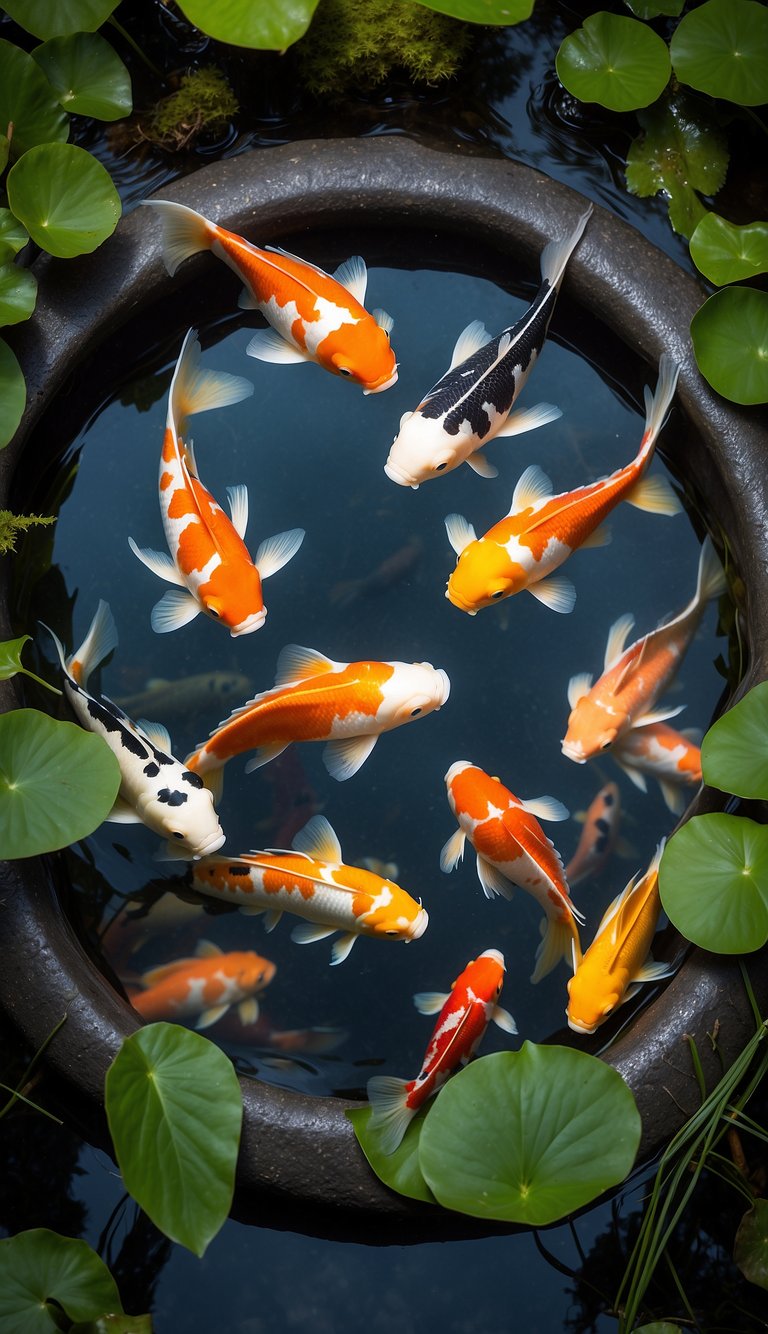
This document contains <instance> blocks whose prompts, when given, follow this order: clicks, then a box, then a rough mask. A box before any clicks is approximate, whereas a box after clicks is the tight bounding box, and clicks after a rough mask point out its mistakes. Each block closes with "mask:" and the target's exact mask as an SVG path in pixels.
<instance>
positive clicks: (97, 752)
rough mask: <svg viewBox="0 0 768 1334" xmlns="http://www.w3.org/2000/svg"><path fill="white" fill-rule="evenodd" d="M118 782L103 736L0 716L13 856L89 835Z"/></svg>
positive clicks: (1, 774)
mask: <svg viewBox="0 0 768 1334" xmlns="http://www.w3.org/2000/svg"><path fill="white" fill-rule="evenodd" d="M119 787H120V769H119V767H118V763H117V760H116V759H115V757H114V755H113V754H112V752H111V750H110V749H109V746H107V744H106V742H104V741H102V739H101V737H98V736H94V734H93V733H92V732H86V731H84V730H83V728H82V727H76V726H75V724H74V723H59V722H56V720H55V719H54V718H49V717H48V714H47V713H39V712H38V710H37V709H15V710H14V711H13V712H11V713H6V714H3V716H2V717H0V847H2V849H3V854H4V856H6V857H8V858H9V859H13V858H16V857H34V856H37V854H38V853H41V852H53V850H54V849H55V848H63V847H66V846H67V844H68V843H75V842H76V841H77V840H78V839H79V838H85V837H86V836H87V835H88V834H92V833H93V831H94V829H96V828H97V826H98V825H100V824H101V822H102V820H105V819H106V817H107V815H108V814H109V812H110V810H111V809H112V807H113V805H114V802H115V797H116V796H117V792H118V789H119ZM102 1309H103V1308H102Z"/></svg>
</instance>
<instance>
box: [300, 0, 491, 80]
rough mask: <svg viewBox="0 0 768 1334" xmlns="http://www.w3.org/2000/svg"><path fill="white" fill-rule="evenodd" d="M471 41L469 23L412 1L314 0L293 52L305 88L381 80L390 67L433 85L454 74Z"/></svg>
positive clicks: (384, 77)
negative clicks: (309, 21) (311, 14)
mask: <svg viewBox="0 0 768 1334" xmlns="http://www.w3.org/2000/svg"><path fill="white" fill-rule="evenodd" d="M471 42H472V34H471V29H470V26H469V24H466V23H461V22H459V20H458V19H452V18H448V17H447V16H446V15H445V14H437V13H435V11H434V10H431V9H425V8H424V7H423V6H422V5H419V4H414V3H413V0H387V3H386V4H382V0H320V4H319V5H318V7H317V10H316V11H315V17H314V19H313V20H312V25H311V27H310V29H309V31H308V32H307V34H306V36H305V37H302V39H301V41H300V42H298V43H297V44H296V47H295V51H296V57H297V60H298V62H299V71H300V75H301V78H302V82H303V83H304V86H305V88H307V90H308V91H309V92H311V93H316V94H328V93H336V94H339V93H342V92H344V91H345V90H347V89H349V88H352V87H356V88H360V87H372V86H374V85H375V84H378V83H382V82H383V80H384V79H386V78H387V76H388V75H389V74H390V73H391V71H392V70H393V69H402V70H405V72H406V73H407V74H408V75H409V76H410V77H411V78H412V79H414V80H417V81H419V82H422V83H438V82H439V81H440V80H441V79H448V78H450V77H451V75H453V74H455V73H456V71H457V69H458V68H459V66H460V64H461V62H462V60H463V58H464V56H465V54H466V53H467V51H468V50H469V47H470V45H471Z"/></svg>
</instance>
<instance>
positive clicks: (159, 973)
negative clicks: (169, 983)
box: [141, 958, 198, 987]
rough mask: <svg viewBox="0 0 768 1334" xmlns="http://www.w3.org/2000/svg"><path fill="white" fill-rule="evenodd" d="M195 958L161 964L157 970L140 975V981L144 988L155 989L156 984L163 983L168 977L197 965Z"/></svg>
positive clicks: (151, 969)
mask: <svg viewBox="0 0 768 1334" xmlns="http://www.w3.org/2000/svg"><path fill="white" fill-rule="evenodd" d="M197 962H198V960H197V959H195V958H191V959H174V961H173V963H163V964H161V965H160V967H159V968H150V969H149V972H147V973H142V975H141V980H142V982H143V984H144V986H145V987H156V986H157V984H158V982H165V981H166V980H167V979H168V978H169V977H173V976H174V975H175V974H176V973H180V972H181V971H182V970H183V969H185V968H189V966H190V964H193V963H197Z"/></svg>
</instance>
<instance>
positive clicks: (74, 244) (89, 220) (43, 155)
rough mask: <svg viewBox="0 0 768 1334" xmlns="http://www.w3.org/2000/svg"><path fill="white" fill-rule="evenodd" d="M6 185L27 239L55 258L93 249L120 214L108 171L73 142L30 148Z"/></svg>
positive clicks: (66, 257) (118, 197)
mask: <svg viewBox="0 0 768 1334" xmlns="http://www.w3.org/2000/svg"><path fill="white" fill-rule="evenodd" d="M7 189H8V202H9V204H10V206H11V208H12V210H13V212H14V213H15V214H16V217H17V218H19V219H20V220H21V221H22V222H23V223H24V226H25V227H26V229H27V231H28V232H29V234H30V236H31V237H32V240H33V241H36V242H37V244H38V245H39V246H40V247H41V249H43V250H47V251H48V253H49V255H56V256H57V257H58V258H59V259H71V258H72V256H73V255H86V254H89V253H90V251H92V250H95V249H96V247H97V246H100V245H101V243H102V241H105V240H106V239H107V237H108V236H111V234H112V232H113V231H114V230H115V227H116V226H117V222H118V218H119V217H120V212H121V205H120V196H119V195H118V193H117V190H116V189H115V187H114V185H113V184H112V180H111V177H110V175H109V172H108V171H106V170H105V168H104V167H102V165H101V163H100V162H98V161H97V160H96V158H95V157H93V155H92V154H91V153H86V151H85V149H83V148H77V147H76V146H75V145H74V144H41V145H40V146H39V147H37V148H32V149H30V151H29V152H28V153H25V154H24V156H23V158H20V159H19V161H18V162H17V163H16V164H15V165H14V166H13V167H11V170H10V171H9V173H8V183H7Z"/></svg>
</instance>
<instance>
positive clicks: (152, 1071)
mask: <svg viewBox="0 0 768 1334" xmlns="http://www.w3.org/2000/svg"><path fill="white" fill-rule="evenodd" d="M105 1095H106V1110H107V1120H108V1121H109V1129H110V1133H111V1135H112V1141H113V1144H114V1146H115V1153H116V1155H117V1162H118V1166H119V1168H120V1171H121V1172H122V1175H123V1181H124V1183H125V1188H126V1190H128V1191H129V1192H130V1194H131V1195H132V1196H133V1198H134V1199H135V1200H136V1201H137V1203H138V1204H140V1205H141V1208H142V1209H143V1210H144V1212H145V1213H147V1214H148V1215H149V1217H150V1218H151V1219H152V1221H153V1223H155V1224H156V1226H157V1227H159V1228H160V1229H161V1230H162V1231H163V1232H164V1233H165V1234H166V1236H167V1237H170V1238H171V1240H172V1241H178V1242H180V1243H181V1244H182V1246H187V1247H188V1248H189V1250H191V1251H194V1252H195V1254H196V1255H202V1254H203V1252H204V1251H205V1248H206V1246H207V1245H208V1243H209V1241H210V1240H211V1239H212V1237H214V1236H215V1235H216V1233H217V1232H218V1230H219V1228H220V1227H221V1226H222V1224H223V1223H224V1221H225V1219H226V1217H227V1215H228V1213H229V1209H230V1205H231V1203H232V1194H233V1191H234V1186H235V1164H236V1162H237V1150H238V1145H239V1142H240V1124H241V1121H242V1114H243V1103H242V1095H241V1093H240V1085H239V1083H238V1080H237V1075H236V1074H235V1071H234V1069H233V1066H232V1063H231V1061H230V1060H229V1059H228V1058H227V1057H226V1056H225V1055H224V1053H223V1052H222V1051H219V1049H218V1047H215V1046H214V1045H213V1043H212V1042H209V1041H208V1039H207V1038H204V1037H202V1036H201V1035H200V1034H199V1033H192V1032H190V1031H189V1029H186V1028H181V1027H180V1026H179V1025H178V1024H164V1023H159V1024H148V1025H147V1026H146V1027H145V1028H142V1029H140V1030H139V1032H138V1033H134V1034H133V1036H132V1037H130V1038H126V1040H125V1041H124V1042H123V1045H122V1047H121V1048H120V1051H119V1052H118V1054H117V1056H116V1057H115V1059H114V1061H113V1062H112V1064H111V1066H110V1067H109V1070H108V1071H107V1079H106V1086H105Z"/></svg>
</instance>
